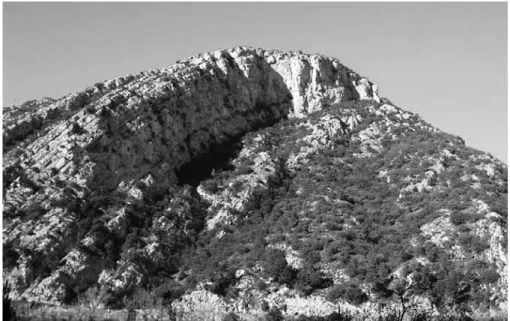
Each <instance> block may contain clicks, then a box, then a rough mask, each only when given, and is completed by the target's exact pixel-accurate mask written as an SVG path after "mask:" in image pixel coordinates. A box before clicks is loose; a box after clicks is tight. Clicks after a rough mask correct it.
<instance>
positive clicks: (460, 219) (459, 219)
mask: <svg viewBox="0 0 510 321" xmlns="http://www.w3.org/2000/svg"><path fill="white" fill-rule="evenodd" d="M467 219H468V216H467V215H466V214H464V213H461V212H458V211H453V212H452V213H451V214H450V222H451V223H452V224H453V225H461V224H464V223H466V221H467Z"/></svg>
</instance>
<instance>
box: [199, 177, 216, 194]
mask: <svg viewBox="0 0 510 321" xmlns="http://www.w3.org/2000/svg"><path fill="white" fill-rule="evenodd" d="M202 187H203V188H204V190H205V191H206V192H208V193H212V194H214V193H216V192H217V191H218V183H216V181H215V180H213V179H208V180H206V181H205V182H204V183H203V184H202Z"/></svg>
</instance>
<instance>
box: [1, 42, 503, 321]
mask: <svg viewBox="0 0 510 321" xmlns="http://www.w3.org/2000/svg"><path fill="white" fill-rule="evenodd" d="M3 126H4V133H3V137H4V165H3V166H4V168H3V175H4V191H3V193H4V194H3V195H4V204H3V205H4V231H3V250H4V252H3V253H4V265H3V271H4V276H5V277H6V279H7V280H9V282H10V284H11V285H12V287H13V288H14V292H13V296H14V297H15V298H24V299H28V300H36V301H44V302H53V303H73V302H76V300H78V299H80V298H81V297H84V296H86V295H87V293H91V292H94V291H95V293H99V295H98V296H99V297H100V299H101V302H102V304H105V305H109V306H111V307H114V308H115V307H117V308H119V307H122V304H125V302H126V300H133V301H134V302H137V303H138V304H141V303H140V302H142V301H143V300H149V299H148V298H150V300H153V299H154V298H161V299H163V300H164V301H165V303H166V304H168V305H170V304H171V305H172V306H173V307H174V308H176V309H181V310H200V309H202V310H208V309H209V310H210V309H215V310H217V309H219V310H222V311H230V310H231V309H233V308H235V309H236V311H238V312H240V311H241V312H245V313H248V314H253V315H258V314H262V313H265V312H264V311H267V310H269V309H270V308H272V309H273V310H271V311H273V312H274V311H276V310H275V309H278V311H282V312H283V314H284V315H286V316H287V317H291V316H297V315H307V316H325V315H331V314H332V313H333V312H334V311H337V310H338V309H341V310H344V311H349V313H351V314H352V315H355V314H356V313H358V315H361V317H359V318H362V319H363V318H365V319H366V318H368V316H372V317H373V316H374V315H385V316H389V315H392V314H393V315H397V316H398V317H400V318H404V317H408V318H419V317H420V316H422V317H425V316H432V315H440V316H445V317H453V316H455V317H458V318H462V317H465V316H484V315H489V314H490V313H491V311H493V310H497V309H502V308H504V307H505V306H506V301H507V298H506V288H507V276H506V273H507V267H506V251H507V250H506V249H507V166H506V164H504V163H502V162H500V161H499V160H497V159H495V158H494V157H492V156H491V155H488V154H486V153H483V152H481V151H477V150H475V149H472V148H469V147H467V146H465V143H464V141H463V140H462V138H460V137H455V136H452V135H449V134H446V133H444V132H441V131H439V130H438V129H436V128H434V127H433V126H432V125H430V124H428V123H426V122H425V121H423V120H422V119H421V118H420V117H419V116H418V115H416V114H413V113H409V112H406V111H405V110H403V109H401V108H399V107H397V106H395V105H394V104H392V103H391V102H390V101H389V100H388V99H384V98H380V97H379V95H378V89H377V86H376V85H375V84H373V83H371V82H370V81H369V80H368V79H366V78H364V77H361V76H359V75H358V74H356V73H355V72H354V71H352V70H351V69H349V68H347V67H345V66H344V65H342V64H341V63H340V62H339V61H338V60H336V59H333V58H328V57H324V56H321V55H307V54H303V53H301V52H279V51H269V50H263V49H253V48H245V47H238V48H234V49H230V50H220V51H216V52H213V53H206V54H200V55H196V56H194V57H191V58H189V59H187V60H185V61H181V62H177V63H176V64H174V65H172V66H169V67H167V68H162V69H157V70H150V71H146V72H141V73H139V74H135V75H127V76H124V77H120V78H117V79H113V80H109V81H103V82H98V83H96V84H95V85H94V86H91V87H89V88H87V89H85V90H84V91H83V92H79V93H76V94H71V95H68V96H65V97H62V98H60V99H55V100H53V99H44V100H41V101H32V102H29V103H28V104H26V105H25V106H24V108H20V109H12V110H9V112H6V113H4V124H3ZM275 313H276V312H275ZM360 313H361V314H360ZM374 313H376V314H374Z"/></svg>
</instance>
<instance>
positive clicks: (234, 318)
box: [221, 312, 241, 321]
mask: <svg viewBox="0 0 510 321" xmlns="http://www.w3.org/2000/svg"><path fill="white" fill-rule="evenodd" d="M239 320H241V318H239V316H238V315H237V314H235V313H234V312H229V313H228V314H227V315H225V316H224V317H223V318H222V319H221V321H239Z"/></svg>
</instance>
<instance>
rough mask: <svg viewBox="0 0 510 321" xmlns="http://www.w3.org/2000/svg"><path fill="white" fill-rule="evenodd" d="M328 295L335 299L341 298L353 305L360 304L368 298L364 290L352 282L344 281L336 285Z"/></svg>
mask: <svg viewBox="0 0 510 321" xmlns="http://www.w3.org/2000/svg"><path fill="white" fill-rule="evenodd" d="M328 295H331V296H332V297H335V298H336V299H338V298H342V299H344V300H345V301H347V302H349V303H351V304H353V305H360V304H362V303H364V302H366V301H367V300H368V296H367V295H366V294H365V292H363V291H362V290H361V289H360V288H359V287H358V286H357V285H356V284H354V283H344V284H342V285H341V286H336V287H335V288H334V290H332V293H331V294H328Z"/></svg>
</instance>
